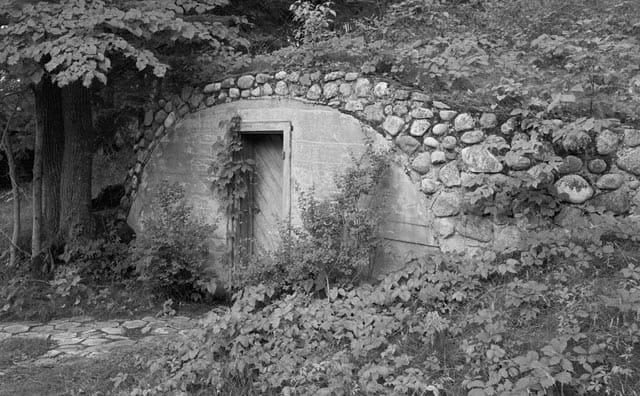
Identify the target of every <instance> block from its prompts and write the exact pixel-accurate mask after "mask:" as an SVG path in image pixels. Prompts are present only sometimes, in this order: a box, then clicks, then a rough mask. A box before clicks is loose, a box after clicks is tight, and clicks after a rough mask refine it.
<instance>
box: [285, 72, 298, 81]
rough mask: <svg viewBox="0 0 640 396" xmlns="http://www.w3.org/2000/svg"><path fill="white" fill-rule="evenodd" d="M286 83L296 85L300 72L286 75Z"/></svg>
mask: <svg viewBox="0 0 640 396" xmlns="http://www.w3.org/2000/svg"><path fill="white" fill-rule="evenodd" d="M287 81H289V82H292V83H297V82H298V81H300V72H298V71H294V72H291V73H289V74H288V75H287Z"/></svg>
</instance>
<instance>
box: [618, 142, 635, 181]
mask: <svg viewBox="0 0 640 396" xmlns="http://www.w3.org/2000/svg"><path fill="white" fill-rule="evenodd" d="M616 164H617V165H618V167H620V169H622V170H625V171H627V172H629V173H633V174H634V175H636V176H640V147H636V148H633V149H628V150H624V151H622V152H620V153H618V160H617V161H616Z"/></svg>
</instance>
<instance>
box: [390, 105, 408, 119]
mask: <svg viewBox="0 0 640 396" xmlns="http://www.w3.org/2000/svg"><path fill="white" fill-rule="evenodd" d="M408 112H409V109H407V106H405V105H404V104H403V103H396V104H395V105H393V114H395V115H397V116H399V117H402V116H403V115H405V114H407V113H408Z"/></svg>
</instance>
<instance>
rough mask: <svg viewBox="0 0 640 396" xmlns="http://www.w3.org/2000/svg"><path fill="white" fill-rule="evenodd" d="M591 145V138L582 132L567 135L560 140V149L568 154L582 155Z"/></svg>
mask: <svg viewBox="0 0 640 396" xmlns="http://www.w3.org/2000/svg"><path fill="white" fill-rule="evenodd" d="M590 144H591V137H590V136H589V134H588V133H586V132H583V131H578V132H573V133H568V134H567V135H565V137H564V138H563V139H562V147H563V148H564V149H565V150H567V151H568V152H570V153H573V154H578V153H584V152H585V150H586V149H587V147H589V145H590Z"/></svg>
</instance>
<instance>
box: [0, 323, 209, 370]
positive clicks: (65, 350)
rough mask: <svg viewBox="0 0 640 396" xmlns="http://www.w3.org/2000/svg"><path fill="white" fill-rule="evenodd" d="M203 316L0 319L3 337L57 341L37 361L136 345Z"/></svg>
mask: <svg viewBox="0 0 640 396" xmlns="http://www.w3.org/2000/svg"><path fill="white" fill-rule="evenodd" d="M198 323H199V318H188V317H186V316H172V317H162V318H155V317H152V316H146V317H143V318H141V319H134V320H124V319H121V320H118V319H116V320H108V321H96V320H95V319H93V318H92V317H89V316H77V317H72V318H68V319H58V320H52V321H50V322H48V323H34V322H15V323H0V341H1V340H4V339H7V338H11V337H25V338H44V339H50V340H52V341H53V342H54V343H53V345H52V347H51V349H50V350H49V351H47V352H46V353H45V354H44V355H42V356H40V357H39V358H37V359H36V361H35V362H34V363H35V364H43V365H45V364H51V363H54V362H56V361H59V360H60V359H63V358H65V357H70V356H80V357H96V356H98V355H101V354H105V353H108V352H109V351H110V350H112V349H113V348H117V347H125V346H133V345H135V344H137V343H138V342H142V341H146V340H148V339H149V338H151V337H161V336H171V335H185V334H186V333H187V332H188V331H189V330H191V329H193V328H196V327H197V326H198Z"/></svg>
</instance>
